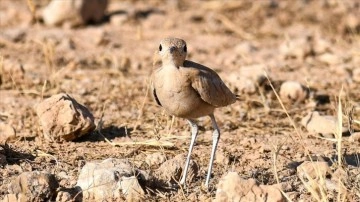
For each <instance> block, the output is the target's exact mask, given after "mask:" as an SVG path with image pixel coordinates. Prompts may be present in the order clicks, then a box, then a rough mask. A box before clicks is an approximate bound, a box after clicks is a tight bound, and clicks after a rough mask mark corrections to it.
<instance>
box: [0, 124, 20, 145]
mask: <svg viewBox="0 0 360 202" xmlns="http://www.w3.org/2000/svg"><path fill="white" fill-rule="evenodd" d="M15 138H16V131H15V129H14V128H13V127H12V126H11V125H9V124H6V123H4V122H1V121H0V145H4V144H6V142H7V141H8V140H13V139H15Z"/></svg>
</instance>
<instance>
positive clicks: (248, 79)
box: [221, 64, 269, 94]
mask: <svg viewBox="0 0 360 202" xmlns="http://www.w3.org/2000/svg"><path fill="white" fill-rule="evenodd" d="M265 72H266V73H267V74H269V73H268V71H267V68H266V66H265V65H264V64H254V65H248V66H242V67H241V68H240V70H239V71H237V72H232V73H230V74H221V77H222V78H224V80H226V81H227V82H229V85H230V86H233V87H235V88H236V89H237V90H238V91H239V92H241V93H247V94H253V93H255V92H256V90H257V86H261V85H262V84H263V83H264V81H265V80H266V79H267V78H266V77H265Z"/></svg>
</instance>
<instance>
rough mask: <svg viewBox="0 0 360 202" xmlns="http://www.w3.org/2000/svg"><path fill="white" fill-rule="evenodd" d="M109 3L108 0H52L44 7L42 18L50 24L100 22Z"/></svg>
mask: <svg viewBox="0 0 360 202" xmlns="http://www.w3.org/2000/svg"><path fill="white" fill-rule="evenodd" d="M107 5H108V0H67V1H58V0H52V1H51V2H50V3H49V5H47V6H46V7H45V8H44V10H43V12H42V18H43V20H44V23H45V24H46V25H50V26H56V25H61V24H63V23H69V25H70V26H78V25H83V24H86V23H89V22H94V23H99V22H101V21H102V20H103V18H104V15H105V12H106V8H107Z"/></svg>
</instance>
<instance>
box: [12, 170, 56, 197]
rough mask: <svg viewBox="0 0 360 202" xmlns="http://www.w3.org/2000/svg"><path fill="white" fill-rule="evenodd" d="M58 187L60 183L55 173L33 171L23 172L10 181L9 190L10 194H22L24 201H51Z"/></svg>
mask: <svg viewBox="0 0 360 202" xmlns="http://www.w3.org/2000/svg"><path fill="white" fill-rule="evenodd" d="M58 187H59V184H58V182H57V181H56V178H55V176H54V175H52V174H50V173H47V172H40V171H33V172H23V173H21V174H20V175H19V176H18V177H17V178H16V179H15V180H14V181H12V182H11V183H10V185H9V187H8V191H9V193H10V194H15V195H21V198H23V199H24V200H22V201H51V200H53V199H54V197H55V195H56V189H57V188H58ZM9 197H13V196H9ZM18 198H19V197H18Z"/></svg>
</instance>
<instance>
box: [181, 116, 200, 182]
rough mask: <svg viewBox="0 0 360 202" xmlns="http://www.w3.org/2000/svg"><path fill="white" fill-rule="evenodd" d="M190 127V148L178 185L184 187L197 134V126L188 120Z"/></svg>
mask: <svg viewBox="0 0 360 202" xmlns="http://www.w3.org/2000/svg"><path fill="white" fill-rule="evenodd" d="M188 122H189V124H190V126H191V142H190V147H189V153H188V155H187V158H186V163H185V168H184V172H183V175H182V178H181V180H180V184H182V185H185V181H186V175H187V171H188V169H189V164H190V158H191V151H192V150H193V147H194V144H195V140H196V136H197V134H198V131H199V129H198V126H197V125H196V123H195V122H194V121H192V120H188Z"/></svg>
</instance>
